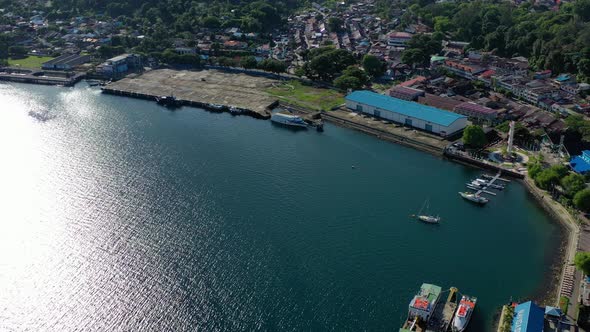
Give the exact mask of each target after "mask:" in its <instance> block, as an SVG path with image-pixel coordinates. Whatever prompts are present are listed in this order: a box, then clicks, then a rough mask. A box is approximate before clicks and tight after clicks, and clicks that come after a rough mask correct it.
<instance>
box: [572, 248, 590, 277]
mask: <svg viewBox="0 0 590 332" xmlns="http://www.w3.org/2000/svg"><path fill="white" fill-rule="evenodd" d="M574 264H575V265H576V267H577V268H578V270H580V271H582V272H584V274H585V275H589V274H590V252H585V251H580V252H577V253H576V257H575V258H574Z"/></svg>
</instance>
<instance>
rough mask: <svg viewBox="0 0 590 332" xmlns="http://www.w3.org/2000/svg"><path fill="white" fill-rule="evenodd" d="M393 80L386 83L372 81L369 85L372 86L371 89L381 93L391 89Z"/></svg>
mask: <svg viewBox="0 0 590 332" xmlns="http://www.w3.org/2000/svg"><path fill="white" fill-rule="evenodd" d="M393 85H394V84H393V82H391V83H388V84H381V83H374V84H373V85H372V86H371V87H372V88H373V90H375V91H377V92H379V93H383V92H385V91H387V90H389V89H391V88H392V87H393Z"/></svg>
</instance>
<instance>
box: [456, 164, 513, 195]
mask: <svg viewBox="0 0 590 332" xmlns="http://www.w3.org/2000/svg"><path fill="white" fill-rule="evenodd" d="M501 175H502V171H500V170H499V171H498V173H497V174H496V175H489V174H482V175H481V177H482V178H481V179H480V178H477V179H475V180H472V181H471V182H468V183H466V187H467V188H468V189H471V190H473V193H474V194H475V195H476V196H479V195H481V194H486V195H491V196H497V193H496V192H494V191H492V190H494V189H495V190H504V185H499V184H495V182H496V181H502V182H504V183H508V182H510V180H508V179H504V178H501V177H500V176H501ZM484 179H485V180H484Z"/></svg>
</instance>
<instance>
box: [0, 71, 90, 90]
mask: <svg viewBox="0 0 590 332" xmlns="http://www.w3.org/2000/svg"><path fill="white" fill-rule="evenodd" d="M85 75H86V73H81V72H60V71H47V70H39V69H25V68H12V67H5V68H0V81H9V82H17V83H30V84H42V85H62V86H73V85H74V84H76V83H78V82H79V81H80V80H81V79H82V78H84V77H85Z"/></svg>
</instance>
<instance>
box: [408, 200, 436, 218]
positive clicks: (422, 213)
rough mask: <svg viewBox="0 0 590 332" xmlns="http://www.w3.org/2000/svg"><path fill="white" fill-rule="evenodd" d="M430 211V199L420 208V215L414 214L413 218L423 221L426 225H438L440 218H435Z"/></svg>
mask: <svg viewBox="0 0 590 332" xmlns="http://www.w3.org/2000/svg"><path fill="white" fill-rule="evenodd" d="M429 209H430V202H429V200H428V199H426V200H425V201H424V204H422V208H420V211H418V214H413V215H412V217H414V218H416V219H418V220H420V221H423V222H425V223H428V224H438V223H439V222H440V217H439V216H436V217H435V216H433V215H430V214H429V213H428V210H429Z"/></svg>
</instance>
